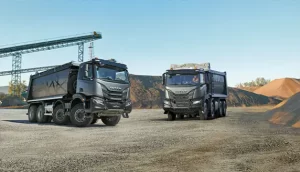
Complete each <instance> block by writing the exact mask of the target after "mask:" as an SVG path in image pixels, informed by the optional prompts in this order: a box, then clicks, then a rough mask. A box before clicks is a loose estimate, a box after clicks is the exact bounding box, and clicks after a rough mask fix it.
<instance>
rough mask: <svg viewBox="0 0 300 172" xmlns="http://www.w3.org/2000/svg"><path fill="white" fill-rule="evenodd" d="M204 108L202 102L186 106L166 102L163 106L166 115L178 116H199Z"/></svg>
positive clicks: (197, 101)
mask: <svg viewBox="0 0 300 172" xmlns="http://www.w3.org/2000/svg"><path fill="white" fill-rule="evenodd" d="M202 107H203V106H202V100H196V101H193V102H190V103H188V104H186V105H179V104H175V103H172V102H170V101H169V100H165V101H164V104H163V109H164V111H165V114H166V113H168V112H172V113H176V114H197V113H199V110H202Z"/></svg>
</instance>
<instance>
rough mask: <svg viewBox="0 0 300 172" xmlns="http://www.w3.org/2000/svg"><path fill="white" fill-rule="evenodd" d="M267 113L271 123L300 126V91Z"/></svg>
mask: <svg viewBox="0 0 300 172" xmlns="http://www.w3.org/2000/svg"><path fill="white" fill-rule="evenodd" d="M266 115H267V117H268V118H269V121H270V122H271V123H274V124H279V125H285V126H290V127H294V128H300V92H299V93H296V94H294V95H293V96H292V97H290V98H289V99H287V100H286V101H283V102H282V103H280V104H278V105H277V106H275V107H274V108H273V109H272V110H270V111H268V112H267V114H266Z"/></svg>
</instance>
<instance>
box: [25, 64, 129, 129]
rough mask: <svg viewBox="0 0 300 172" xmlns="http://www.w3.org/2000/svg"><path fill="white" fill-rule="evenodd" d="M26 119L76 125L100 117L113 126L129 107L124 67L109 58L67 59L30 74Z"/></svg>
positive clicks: (126, 75) (127, 82)
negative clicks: (78, 60) (64, 61)
mask: <svg viewBox="0 0 300 172" xmlns="http://www.w3.org/2000/svg"><path fill="white" fill-rule="evenodd" d="M27 91H28V94H27V103H28V104H29V107H28V113H27V115H28V120H29V121H30V122H32V123H34V122H37V123H46V122H51V121H52V120H53V122H54V123H55V124H58V125H65V124H68V123H70V122H71V124H72V125H74V126H77V127H84V126H87V125H89V124H94V123H96V122H97V120H98V119H101V120H102V122H103V123H104V124H105V125H109V126H115V125H117V124H118V123H119V121H120V118H121V116H123V117H124V118H128V117H129V116H128V114H129V113H130V112H131V110H132V105H131V100H130V81H129V73H128V71H127V66H126V65H125V64H121V63H116V62H115V61H111V60H103V59H97V58H95V59H92V60H90V61H87V62H83V63H75V62H70V63H66V64H63V65H60V66H57V67H55V68H53V69H50V70H47V71H44V72H41V73H36V74H34V75H31V76H30V81H29V86H28V90H27Z"/></svg>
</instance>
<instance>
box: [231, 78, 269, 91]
mask: <svg viewBox="0 0 300 172" xmlns="http://www.w3.org/2000/svg"><path fill="white" fill-rule="evenodd" d="M269 82H271V80H270V79H265V78H263V77H258V78H256V79H255V80H252V81H251V82H244V83H239V84H237V85H236V87H237V88H243V87H261V86H264V85H266V84H268V83H269Z"/></svg>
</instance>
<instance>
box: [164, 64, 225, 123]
mask: <svg viewBox="0 0 300 172" xmlns="http://www.w3.org/2000/svg"><path fill="white" fill-rule="evenodd" d="M162 77H163V86H164V92H165V94H164V101H163V109H164V114H168V119H169V120H175V119H176V116H177V117H179V118H184V116H185V115H187V116H189V117H198V118H199V119H200V120H206V119H213V118H216V117H223V116H226V110H227V103H226V98H227V93H228V89H227V78H226V72H218V71H214V70H211V69H210V63H203V64H193V63H188V64H183V65H175V64H173V65H171V68H170V70H167V71H166V72H165V73H164V74H163V75H162Z"/></svg>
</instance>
